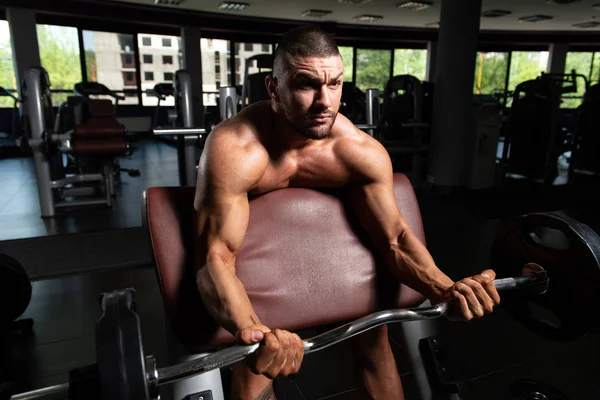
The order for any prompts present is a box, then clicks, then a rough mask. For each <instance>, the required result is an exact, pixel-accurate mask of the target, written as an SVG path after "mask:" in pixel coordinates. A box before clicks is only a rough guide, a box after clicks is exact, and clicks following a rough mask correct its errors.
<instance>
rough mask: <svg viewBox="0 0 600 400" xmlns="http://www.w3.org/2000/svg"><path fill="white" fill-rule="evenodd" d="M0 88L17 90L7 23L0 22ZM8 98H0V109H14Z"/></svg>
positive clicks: (12, 102)
mask: <svg viewBox="0 0 600 400" xmlns="http://www.w3.org/2000/svg"><path fill="white" fill-rule="evenodd" d="M0 86H2V87H3V88H4V89H12V90H16V89H17V81H16V78H15V71H14V67H13V58H12V47H11V44H10V29H9V26H8V21H4V20H0ZM14 104H15V102H14V100H13V99H11V98H10V97H5V96H2V97H0V107H14Z"/></svg>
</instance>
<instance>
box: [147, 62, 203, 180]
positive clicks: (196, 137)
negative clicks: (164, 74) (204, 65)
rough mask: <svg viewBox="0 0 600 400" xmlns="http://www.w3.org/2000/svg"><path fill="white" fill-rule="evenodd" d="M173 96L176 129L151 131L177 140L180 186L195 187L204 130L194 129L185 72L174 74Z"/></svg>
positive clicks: (189, 83) (190, 79) (189, 86)
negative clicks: (197, 148) (197, 159)
mask: <svg viewBox="0 0 600 400" xmlns="http://www.w3.org/2000/svg"><path fill="white" fill-rule="evenodd" d="M173 96H174V97H175V110H176V114H177V125H178V127H176V128H162V129H153V133H154V135H156V136H174V137H175V138H176V140H177V170H178V174H179V184H180V185H181V186H188V185H195V184H196V176H197V165H198V163H197V162H196V147H197V146H198V145H199V144H200V146H202V145H203V143H204V140H205V139H206V135H207V134H208V132H207V130H206V129H205V128H198V127H195V121H194V110H193V98H192V77H191V75H190V73H189V72H188V71H186V70H183V69H181V70H178V71H176V72H175V80H174V81H173Z"/></svg>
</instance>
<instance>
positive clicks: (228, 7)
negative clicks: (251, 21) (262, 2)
mask: <svg viewBox="0 0 600 400" xmlns="http://www.w3.org/2000/svg"><path fill="white" fill-rule="evenodd" d="M249 5H250V4H248V3H231V2H225V3H221V5H220V6H219V10H225V11H243V10H245V9H246V8H248V6H249Z"/></svg>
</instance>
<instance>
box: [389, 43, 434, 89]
mask: <svg viewBox="0 0 600 400" xmlns="http://www.w3.org/2000/svg"><path fill="white" fill-rule="evenodd" d="M426 74H427V50H425V49H396V50H394V76H397V75H412V76H414V77H416V78H417V79H419V80H420V81H424V80H425V75H426Z"/></svg>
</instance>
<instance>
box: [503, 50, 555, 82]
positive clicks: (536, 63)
mask: <svg viewBox="0 0 600 400" xmlns="http://www.w3.org/2000/svg"><path fill="white" fill-rule="evenodd" d="M511 57H512V58H511V62H510V72H509V76H508V90H509V91H513V90H515V88H516V87H517V85H518V84H519V83H521V82H525V81H528V80H531V79H535V78H537V77H539V76H540V75H541V73H542V72H546V68H547V66H548V52H547V51H513V52H512V56H511Z"/></svg>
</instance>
